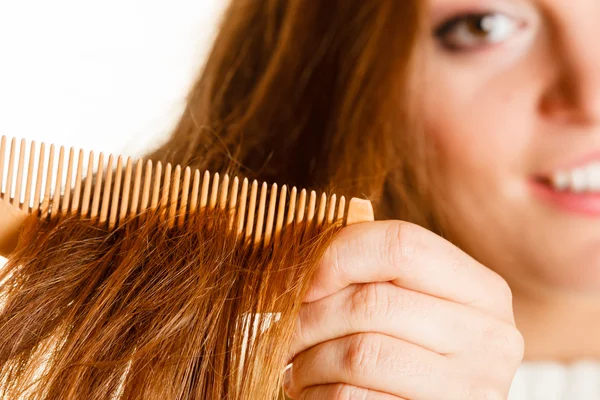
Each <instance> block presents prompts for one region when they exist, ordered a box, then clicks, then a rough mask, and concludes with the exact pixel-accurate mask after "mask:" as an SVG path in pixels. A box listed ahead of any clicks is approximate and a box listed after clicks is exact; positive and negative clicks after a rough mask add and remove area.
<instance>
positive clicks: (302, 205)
mask: <svg viewBox="0 0 600 400" xmlns="http://www.w3.org/2000/svg"><path fill="white" fill-rule="evenodd" d="M305 209H306V189H302V191H301V192H300V199H299V200H298V207H297V210H296V221H297V223H298V224H299V223H301V222H302V221H304V212H305V211H306V210H305Z"/></svg>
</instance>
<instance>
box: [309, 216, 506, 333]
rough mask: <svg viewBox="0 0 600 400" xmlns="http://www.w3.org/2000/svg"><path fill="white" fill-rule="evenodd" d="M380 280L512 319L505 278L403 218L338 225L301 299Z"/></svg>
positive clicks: (312, 297) (314, 299)
mask: <svg viewBox="0 0 600 400" xmlns="http://www.w3.org/2000/svg"><path fill="white" fill-rule="evenodd" d="M385 281H390V282H392V283H394V284H396V285H397V286H402V287H405V288H407V289H410V290H414V291H417V292H422V293H426V294H429V295H432V296H435V297H440V298H443V299H446V300H450V301H453V302H457V303H461V304H466V305H470V306H473V307H476V308H480V309H483V310H486V311H489V312H491V313H493V314H495V315H497V316H498V317H501V318H503V319H506V320H508V321H511V322H512V321H513V320H514V319H513V313H512V300H511V292H510V288H509V287H508V285H507V284H506V282H505V281H504V279H502V278H501V277H500V276H499V275H498V274H497V273H495V272H493V271H491V270H490V269H489V268H486V267H484V266H482V265H481V264H479V263H478V262H477V261H475V260H474V259H473V258H471V257H470V256H469V255H467V254H466V253H464V252H463V251H461V250H460V249H459V248H458V247H456V246H454V245H453V244H451V243H450V242H448V241H446V240H444V239H442V238H441V237H439V236H438V235H436V234H434V233H433V232H430V231H428V230H426V229H424V228H422V227H420V226H417V225H414V224H411V223H408V222H402V221H375V222H369V223H362V224H356V225H351V226H347V227H345V228H344V229H342V230H341V231H340V233H339V234H338V236H337V237H336V238H335V239H334V240H333V242H332V244H331V245H330V246H329V247H328V249H327V250H326V252H325V254H324V255H323V257H322V259H321V261H320V263H319V266H318V269H317V271H316V275H315V278H314V281H313V284H312V286H311V289H310V290H309V292H308V295H307V297H306V298H305V301H306V302H311V301H316V300H319V299H322V298H324V297H327V296H329V295H331V294H333V293H335V292H337V291H339V290H341V289H343V288H344V287H347V286H349V285H351V284H355V283H367V282H385Z"/></svg>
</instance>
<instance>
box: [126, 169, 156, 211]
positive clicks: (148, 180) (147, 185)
mask: <svg viewBox="0 0 600 400" xmlns="http://www.w3.org/2000/svg"><path fill="white" fill-rule="evenodd" d="M150 190H152V160H148V161H147V162H146V170H145V171H144V188H143V189H142V201H141V202H140V212H142V213H143V212H145V211H146V210H147V209H148V202H149V201H150ZM134 207H135V205H134ZM131 212H132V214H135V213H137V210H135V209H132V211H131Z"/></svg>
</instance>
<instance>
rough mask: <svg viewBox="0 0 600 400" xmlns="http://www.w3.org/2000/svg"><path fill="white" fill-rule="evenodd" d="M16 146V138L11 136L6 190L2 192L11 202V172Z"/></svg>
mask: <svg viewBox="0 0 600 400" xmlns="http://www.w3.org/2000/svg"><path fill="white" fill-rule="evenodd" d="M16 147H17V139H15V138H13V139H12V140H11V141H10V153H9V156H8V173H7V175H6V190H5V191H4V193H5V194H6V200H7V201H9V202H10V203H12V199H11V193H12V182H13V174H14V169H15V165H14V164H15V150H16Z"/></svg>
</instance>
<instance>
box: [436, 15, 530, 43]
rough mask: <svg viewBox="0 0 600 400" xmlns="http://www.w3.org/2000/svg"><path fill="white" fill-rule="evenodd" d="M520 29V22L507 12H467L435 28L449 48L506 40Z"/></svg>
mask: <svg viewBox="0 0 600 400" xmlns="http://www.w3.org/2000/svg"><path fill="white" fill-rule="evenodd" d="M518 29H519V22H518V21H517V20H515V19H514V18H512V17H509V16H508V15H506V14H501V13H484V14H467V15H461V16H458V17H455V18H452V19H451V20H450V21H447V22H445V23H443V24H442V26H440V27H439V28H437V29H436V30H435V36H436V37H437V38H438V40H439V41H440V42H441V43H442V45H444V46H445V47H446V48H448V49H449V50H453V51H467V50H474V49H476V48H479V47H483V46H485V45H489V44H497V43H501V42H504V41H505V40H507V39H508V38H510V37H511V36H512V35H513V34H514V33H515V32H516V31H517V30H518Z"/></svg>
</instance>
